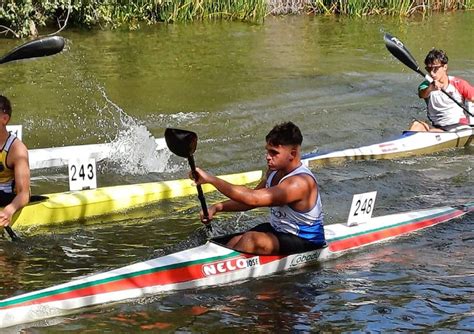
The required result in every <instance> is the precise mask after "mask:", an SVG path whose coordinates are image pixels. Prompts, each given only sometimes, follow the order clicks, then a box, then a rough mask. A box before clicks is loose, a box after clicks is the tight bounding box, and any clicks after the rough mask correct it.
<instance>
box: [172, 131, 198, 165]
mask: <svg viewBox="0 0 474 334" xmlns="http://www.w3.org/2000/svg"><path fill="white" fill-rule="evenodd" d="M197 139H198V138H197V134H196V133H194V132H192V131H187V130H181V129H172V128H167V129H166V131H165V140H166V145H167V146H168V148H169V149H170V151H171V152H173V153H174V154H176V155H177V156H180V157H183V158H189V157H191V156H192V155H193V154H194V151H196V146H197Z"/></svg>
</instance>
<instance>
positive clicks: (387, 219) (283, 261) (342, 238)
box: [0, 202, 474, 327]
mask: <svg viewBox="0 0 474 334" xmlns="http://www.w3.org/2000/svg"><path fill="white" fill-rule="evenodd" d="M473 211H474V202H470V203H467V204H465V205H463V206H461V207H449V206H447V207H440V208H434V209H428V210H421V211H412V212H406V213H399V214H393V215H387V216H381V217H376V218H372V220H371V221H370V222H368V223H365V224H361V225H357V226H351V227H348V226H346V225H344V224H333V225H329V226H326V227H325V231H326V238H327V241H328V246H327V247H325V248H322V249H318V250H314V251H310V252H306V253H300V254H292V255H272V256H259V255H254V254H246V253H241V252H238V251H235V250H232V249H229V248H227V247H225V246H223V245H222V244H221V242H223V241H224V242H225V237H224V238H221V239H216V240H211V241H209V242H207V243H206V244H204V245H201V246H198V247H194V248H191V249H188V250H184V251H181V252H177V253H174V254H170V255H166V256H163V257H159V258H156V259H153V260H148V261H144V262H139V263H135V264H132V265H129V266H126V267H123V268H120V269H115V270H112V271H108V272H104V273H100V274H95V275H92V276H89V277H85V278H81V279H76V280H73V281H70V282H69V283H64V284H60V285H57V286H53V287H50V288H46V289H43V290H39V291H36V292H30V293H26V294H22V295H19V296H14V297H11V298H8V299H5V300H2V301H0V327H11V326H15V325H20V324H24V323H29V322H34V321H38V320H42V319H47V318H53V317H58V316H64V315H67V314H71V313H76V312H79V311H80V310H81V309H82V308H86V307H91V306H98V305H102V304H107V303H113V302H123V301H127V300H130V299H133V298H139V297H143V296H147V295H153V294H158V293H162V292H170V291H176V290H183V289H189V288H196V287H208V286H216V285H222V284H228V283H232V282H237V281H243V280H248V279H250V278H256V277H261V276H267V275H270V274H273V273H276V272H281V271H289V270H294V269H296V268H301V267H303V266H307V265H311V264H314V263H317V262H321V261H326V260H329V259H332V258H335V257H338V256H341V255H342V254H344V253H346V252H348V251H352V250H355V249H358V248H360V247H363V246H365V245H369V244H373V243H376V242H380V241H383V240H387V239H390V238H393V237H396V236H400V235H404V234H407V233H410V232H413V231H417V230H420V229H423V228H426V227H429V226H433V225H436V224H439V223H443V222H447V221H450V220H452V219H454V218H459V217H462V216H463V215H465V214H466V213H468V212H473Z"/></svg>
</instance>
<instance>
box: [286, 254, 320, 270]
mask: <svg viewBox="0 0 474 334" xmlns="http://www.w3.org/2000/svg"><path fill="white" fill-rule="evenodd" d="M320 253H321V251H315V252H311V253H305V254H300V255H297V256H295V257H294V258H293V260H291V263H290V267H296V266H300V265H302V264H305V263H308V262H314V261H317V260H318V258H319V254H320Z"/></svg>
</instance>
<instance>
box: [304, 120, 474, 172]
mask: <svg viewBox="0 0 474 334" xmlns="http://www.w3.org/2000/svg"><path fill="white" fill-rule="evenodd" d="M473 139H474V127H469V126H466V127H465V128H462V129H459V130H458V131H456V132H416V131H405V132H403V134H402V135H401V136H399V137H397V138H395V139H393V140H390V141H386V142H383V143H379V144H373V145H368V146H361V147H357V148H349V149H345V150H340V151H334V152H331V153H308V154H305V155H303V157H302V160H303V162H304V163H305V164H306V165H307V166H311V167H313V166H321V165H327V164H332V163H341V162H344V161H349V160H369V159H394V158H403V157H409V156H414V155H422V154H429V153H435V152H439V151H442V150H445V149H449V148H455V147H467V146H469V145H471V144H473V143H474V141H473Z"/></svg>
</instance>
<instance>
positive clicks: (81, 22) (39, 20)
mask: <svg viewBox="0 0 474 334" xmlns="http://www.w3.org/2000/svg"><path fill="white" fill-rule="evenodd" d="M1 4H2V5H1V7H0V34H2V35H3V36H6V37H16V38H20V37H26V36H35V35H37V34H38V30H39V29H41V28H42V27H46V26H48V27H50V28H54V27H56V28H57V29H63V28H65V27H66V26H67V27H80V28H106V29H115V28H119V27H126V28H127V29H130V30H134V29H138V28H140V26H141V25H147V24H155V23H158V22H166V23H177V22H190V21H195V20H239V21H246V22H254V23H261V22H263V20H264V18H265V16H266V15H281V14H303V13H304V14H315V15H320V14H324V15H351V16H352V15H355V16H363V15H401V16H410V15H413V14H415V13H429V12H432V11H451V10H459V9H474V0H459V1H456V0H415V1H413V0H411V1H409V0H136V1H131V0H128V1H126V0H42V1H35V0H25V1H16V0H3V1H1Z"/></svg>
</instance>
